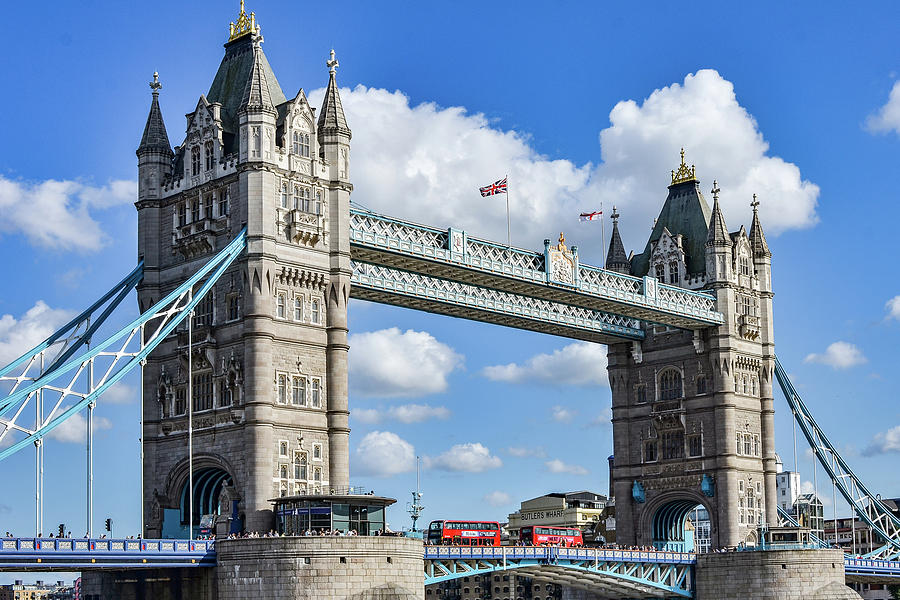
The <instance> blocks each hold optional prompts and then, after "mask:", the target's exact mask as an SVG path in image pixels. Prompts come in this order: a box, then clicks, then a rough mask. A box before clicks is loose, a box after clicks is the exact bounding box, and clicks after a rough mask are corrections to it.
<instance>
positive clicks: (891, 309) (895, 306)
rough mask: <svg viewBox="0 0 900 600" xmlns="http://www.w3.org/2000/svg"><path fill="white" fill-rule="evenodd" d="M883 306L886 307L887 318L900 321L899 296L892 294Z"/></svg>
mask: <svg viewBox="0 0 900 600" xmlns="http://www.w3.org/2000/svg"><path fill="white" fill-rule="evenodd" d="M884 306H885V308H887V312H888V314H887V316H888V319H897V320H898V321H900V296H894V297H893V298H891V299H890V300H888V301H887V303H885V305H884Z"/></svg>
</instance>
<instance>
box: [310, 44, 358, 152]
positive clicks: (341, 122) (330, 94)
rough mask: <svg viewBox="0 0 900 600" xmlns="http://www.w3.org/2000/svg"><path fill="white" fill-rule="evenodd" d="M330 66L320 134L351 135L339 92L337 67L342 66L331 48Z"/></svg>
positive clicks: (320, 119) (320, 116) (328, 62)
mask: <svg viewBox="0 0 900 600" xmlns="http://www.w3.org/2000/svg"><path fill="white" fill-rule="evenodd" d="M325 65H326V66H327V67H328V88H327V89H326V90H325V99H324V100H322V111H321V112H320V113H319V122H318V125H317V128H318V133H319V136H322V135H328V134H334V133H336V134H341V133H342V134H344V135H346V136H347V137H350V128H349V127H347V119H346V117H344V107H343V106H341V96H340V94H339V93H338V87H337V81H336V79H335V69H336V68H337V67H339V66H340V63H338V61H337V59H336V58H335V57H334V50H333V49H332V50H331V58H330V59H329V60H328V61H327V62H326V63H325Z"/></svg>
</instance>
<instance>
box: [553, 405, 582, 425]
mask: <svg viewBox="0 0 900 600" xmlns="http://www.w3.org/2000/svg"><path fill="white" fill-rule="evenodd" d="M575 414H576V412H575V411H574V410H570V409H568V408H565V407H563V406H554V407H553V409H552V415H553V420H554V421H557V422H559V423H571V422H572V419H574V418H575Z"/></svg>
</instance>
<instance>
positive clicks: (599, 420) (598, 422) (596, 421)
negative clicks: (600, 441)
mask: <svg viewBox="0 0 900 600" xmlns="http://www.w3.org/2000/svg"><path fill="white" fill-rule="evenodd" d="M611 425H612V409H611V408H609V407H606V408H604V409H603V410H602V411H601V412H600V414H599V415H597V416H596V417H594V418H593V419H591V421H590V422H589V423H588V424H587V427H610V426H611Z"/></svg>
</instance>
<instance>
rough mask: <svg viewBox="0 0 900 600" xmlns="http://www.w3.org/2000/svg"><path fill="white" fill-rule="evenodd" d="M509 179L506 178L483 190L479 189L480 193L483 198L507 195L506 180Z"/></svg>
mask: <svg viewBox="0 0 900 600" xmlns="http://www.w3.org/2000/svg"><path fill="white" fill-rule="evenodd" d="M507 179H508V177H504V178H503V179H500V180H498V181H495V182H494V183H492V184H490V185H486V186H484V187H483V188H478V191H479V192H481V196H482V198H483V197H485V196H493V195H494V194H506V193H507V191H506V180H507Z"/></svg>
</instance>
